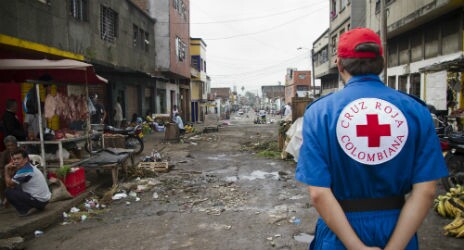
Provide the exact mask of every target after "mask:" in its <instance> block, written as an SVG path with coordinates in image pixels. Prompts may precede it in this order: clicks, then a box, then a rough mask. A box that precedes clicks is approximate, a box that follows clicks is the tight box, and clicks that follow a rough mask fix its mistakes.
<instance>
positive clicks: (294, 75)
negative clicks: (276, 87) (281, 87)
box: [285, 68, 312, 103]
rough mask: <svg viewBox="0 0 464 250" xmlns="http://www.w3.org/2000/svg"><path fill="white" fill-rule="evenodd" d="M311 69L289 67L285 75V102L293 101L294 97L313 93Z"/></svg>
mask: <svg viewBox="0 0 464 250" xmlns="http://www.w3.org/2000/svg"><path fill="white" fill-rule="evenodd" d="M311 86H312V85H311V71H310V70H298V69H294V68H288V69H287V74H286V75H285V103H289V102H290V103H291V102H292V98H293V97H304V96H308V95H310V94H311V90H312V87H311Z"/></svg>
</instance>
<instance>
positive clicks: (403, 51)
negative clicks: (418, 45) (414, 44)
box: [398, 36, 409, 64]
mask: <svg viewBox="0 0 464 250" xmlns="http://www.w3.org/2000/svg"><path fill="white" fill-rule="evenodd" d="M398 50H399V59H400V64H407V63H409V38H408V37H407V36H403V37H401V38H400V39H398Z"/></svg>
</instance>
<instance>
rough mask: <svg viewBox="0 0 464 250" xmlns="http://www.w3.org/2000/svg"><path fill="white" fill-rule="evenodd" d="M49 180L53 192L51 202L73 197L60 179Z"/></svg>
mask: <svg viewBox="0 0 464 250" xmlns="http://www.w3.org/2000/svg"><path fill="white" fill-rule="evenodd" d="M49 182H50V185H49V187H50V190H51V192H52V197H51V198H50V201H49V202H55V201H62V200H68V199H71V198H73V197H72V195H71V194H70V193H69V192H68V190H67V189H66V186H65V185H64V183H63V182H62V181H61V180H60V179H57V178H50V179H49Z"/></svg>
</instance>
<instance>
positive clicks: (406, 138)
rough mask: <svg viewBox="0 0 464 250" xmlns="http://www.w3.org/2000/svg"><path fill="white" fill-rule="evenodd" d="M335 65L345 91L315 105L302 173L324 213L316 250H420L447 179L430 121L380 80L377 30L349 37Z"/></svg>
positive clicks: (306, 125)
mask: <svg viewBox="0 0 464 250" xmlns="http://www.w3.org/2000/svg"><path fill="white" fill-rule="evenodd" d="M336 64H337V67H338V71H339V74H340V77H341V79H342V80H343V81H344V83H345V87H344V88H343V90H340V91H338V92H336V93H334V94H331V95H328V96H325V97H323V98H320V99H319V100H317V101H315V102H313V103H312V104H311V105H309V106H308V108H307V110H306V112H305V114H304V122H303V144H302V146H301V149H300V155H299V159H298V164H297V169H296V174H295V178H296V179H297V180H298V181H300V182H303V183H305V184H307V185H308V189H309V193H310V197H311V201H312V204H313V206H314V207H315V208H316V210H317V211H318V213H319V215H320V218H319V219H318V221H317V224H316V231H315V237H314V240H313V241H312V242H311V244H310V247H309V249H331V250H332V249H394V250H398V249H418V240H417V236H416V232H417V230H418V228H419V226H420V225H421V223H422V221H423V220H424V218H425V217H426V215H427V213H428V211H429V209H430V208H431V206H432V202H433V199H434V196H435V189H436V180H437V179H439V178H441V177H444V176H447V175H448V173H447V168H446V165H445V162H444V159H443V156H442V154H441V149H440V145H439V139H438V137H437V136H436V133H435V128H434V126H433V123H432V119H431V115H430V113H429V111H428V109H427V107H426V105H425V104H424V103H423V102H422V101H420V100H419V99H417V98H415V97H413V96H409V95H408V94H405V93H401V92H399V91H396V90H394V89H392V88H389V87H387V86H385V85H384V83H383V82H382V81H381V80H380V78H379V77H378V74H380V73H381V72H382V69H383V67H384V58H383V49H382V45H381V42H380V38H379V36H378V35H377V34H376V33H375V32H373V31H372V30H370V29H367V28H356V29H352V30H350V31H347V32H345V33H343V34H342V35H341V36H340V40H339V44H338V48H337V61H336ZM406 194H409V195H408V196H407V197H406Z"/></svg>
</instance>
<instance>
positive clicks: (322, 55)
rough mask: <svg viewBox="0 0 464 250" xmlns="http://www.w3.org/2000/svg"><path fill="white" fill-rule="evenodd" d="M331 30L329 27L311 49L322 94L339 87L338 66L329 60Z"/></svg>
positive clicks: (314, 69) (315, 76) (315, 75)
mask: <svg viewBox="0 0 464 250" xmlns="http://www.w3.org/2000/svg"><path fill="white" fill-rule="evenodd" d="M329 31H330V29H327V30H326V31H325V32H324V33H322V35H321V36H319V37H318V38H317V39H316V40H315V41H314V42H313V48H312V50H311V53H312V63H313V72H314V78H315V79H319V80H320V82H321V86H320V87H321V92H320V95H321V96H324V95H327V94H328V93H331V92H334V91H337V90H338V88H339V81H338V71H337V68H336V67H333V62H330V60H329V57H330V54H331V53H332V50H331V48H330V46H329Z"/></svg>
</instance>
